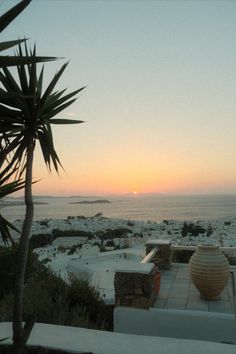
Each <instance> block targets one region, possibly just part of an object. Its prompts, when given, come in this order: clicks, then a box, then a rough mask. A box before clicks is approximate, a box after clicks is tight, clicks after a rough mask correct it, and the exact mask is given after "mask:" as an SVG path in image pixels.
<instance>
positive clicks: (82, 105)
mask: <svg viewBox="0 0 236 354" xmlns="http://www.w3.org/2000/svg"><path fill="white" fill-rule="evenodd" d="M17 2H18V1H11V0H0V4H1V6H0V12H1V13H3V12H5V11H6V10H7V9H9V8H10V7H11V6H12V5H14V4H16V3H17ZM235 19H236V1H227V0H223V1H178V0H175V1H147V0H145V1H135V0H133V1H127V0H124V1H109V0H107V1H99V0H95V1H80V0H33V1H32V3H31V4H30V5H29V6H28V7H27V8H26V10H25V11H24V12H23V13H22V14H21V15H20V16H19V17H18V18H17V19H16V20H15V21H14V22H13V23H12V25H11V26H9V28H7V29H6V30H5V31H4V33H3V34H2V35H1V40H10V39H15V38H17V37H20V38H22V37H27V38H30V39H29V41H28V42H29V44H32V45H33V44H34V42H35V43H36V45H37V51H38V54H40V55H52V56H58V57H65V58H66V59H67V60H70V64H69V66H68V68H67V70H66V71H65V73H64V76H63V78H62V80H61V83H60V85H59V86H58V87H59V88H68V91H72V90H74V89H76V88H79V87H82V86H84V85H87V88H86V90H84V91H83V93H81V95H80V96H79V99H78V100H77V101H76V102H75V103H74V104H73V105H72V106H71V107H70V108H69V109H67V110H66V111H65V112H64V113H63V114H61V115H60V117H63V118H65V117H68V118H71V117H72V118H75V119H82V120H85V121H86V123H84V124H82V125H77V126H75V125H73V126H61V127H56V128H55V129H54V137H55V146H56V150H57V152H58V155H59V157H60V159H61V162H62V164H63V166H64V169H65V171H66V172H64V171H61V173H60V177H58V176H57V174H56V173H55V172H53V173H52V174H51V175H50V174H49V172H48V171H47V169H46V167H45V166H44V163H43V161H42V158H41V156H40V154H39V153H38V152H37V154H36V157H35V166H34V177H35V179H41V180H40V182H38V183H37V184H35V185H34V193H35V194H47V195H48V194H51V195H72V194H76V195H84V194H86V195H89V194H93V195H94V194H96V195H102V194H117V193H132V192H134V191H137V193H149V192H157V193H169V194H197V193H236V99H235V97H236V80H235V77H236V46H235V43H236V21H235ZM64 61H65V60H59V61H57V62H53V63H48V64H46V67H47V69H46V70H47V73H48V76H49V77H52V76H53V74H54V73H55V72H56V70H57V69H58V68H59V67H60V66H61V65H62V64H63V62H64Z"/></svg>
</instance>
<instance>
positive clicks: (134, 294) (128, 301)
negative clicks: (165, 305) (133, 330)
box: [114, 264, 157, 309]
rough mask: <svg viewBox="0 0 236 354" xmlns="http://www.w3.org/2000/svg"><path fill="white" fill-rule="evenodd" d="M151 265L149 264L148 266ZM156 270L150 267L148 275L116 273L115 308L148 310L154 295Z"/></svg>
mask: <svg viewBox="0 0 236 354" xmlns="http://www.w3.org/2000/svg"><path fill="white" fill-rule="evenodd" d="M149 265H151V264H149ZM156 275H157V268H156V267H155V266H154V265H152V266H151V268H150V271H149V272H148V273H138V272H128V271H125V272H124V271H118V272H116V274H115V279H114V287H115V306H129V307H136V308H143V309H148V308H149V307H150V306H151V305H152V303H153V300H154V296H155V293H156V288H157V287H156V284H155V281H156V279H157V277H156Z"/></svg>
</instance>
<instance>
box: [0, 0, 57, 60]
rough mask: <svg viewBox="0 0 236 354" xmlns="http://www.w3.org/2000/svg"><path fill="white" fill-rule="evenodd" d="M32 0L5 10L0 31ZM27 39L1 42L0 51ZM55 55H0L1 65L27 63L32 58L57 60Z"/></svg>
mask: <svg viewBox="0 0 236 354" xmlns="http://www.w3.org/2000/svg"><path fill="white" fill-rule="evenodd" d="M30 2H31V0H22V1H20V2H19V3H18V4H17V5H15V6H13V7H12V8H11V9H10V10H8V11H7V12H5V13H4V14H3V15H2V16H1V17H0V33H1V32H2V31H3V30H4V29H5V28H6V27H7V26H8V25H9V24H10V23H11V22H12V21H13V20H14V19H15V18H16V17H17V16H18V15H19V14H20V13H21V12H22V11H23V10H24V9H25V8H26V6H28V5H29V3H30ZM25 41H26V39H18V40H12V41H7V42H0V52H2V51H4V50H6V49H9V48H12V47H14V46H16V45H18V44H20V43H22V42H25ZM55 59H56V58H55V57H37V58H32V57H23V58H22V57H17V56H3V55H0V67H8V66H16V65H19V64H27V63H30V62H32V60H34V61H37V62H44V61H50V60H55Z"/></svg>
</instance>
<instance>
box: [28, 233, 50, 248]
mask: <svg viewBox="0 0 236 354" xmlns="http://www.w3.org/2000/svg"><path fill="white" fill-rule="evenodd" d="M53 240H54V238H53V236H52V235H51V234H34V235H32V236H31V238H30V240H29V246H30V248H32V249H33V250H34V249H35V248H39V247H45V246H47V245H51V244H52V241H53Z"/></svg>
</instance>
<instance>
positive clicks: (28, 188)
mask: <svg viewBox="0 0 236 354" xmlns="http://www.w3.org/2000/svg"><path fill="white" fill-rule="evenodd" d="M34 146H35V145H34V140H33V138H30V142H29V144H28V147H27V156H26V171H25V205H26V213H25V219H24V223H23V228H22V233H21V237H20V242H19V251H18V264H17V271H16V279H15V292H14V305H13V323H12V324H13V346H12V354H13V353H14V354H21V353H22V351H23V350H24V347H25V344H26V342H27V340H28V338H29V335H30V333H31V330H32V328H33V325H34V321H33V319H29V320H28V321H26V322H25V325H24V326H23V323H22V316H23V289H24V281H25V270H26V264H27V258H28V248H29V236H30V232H31V226H32V221H33V216H34V204H33V196H32V171H33V158H34Z"/></svg>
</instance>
